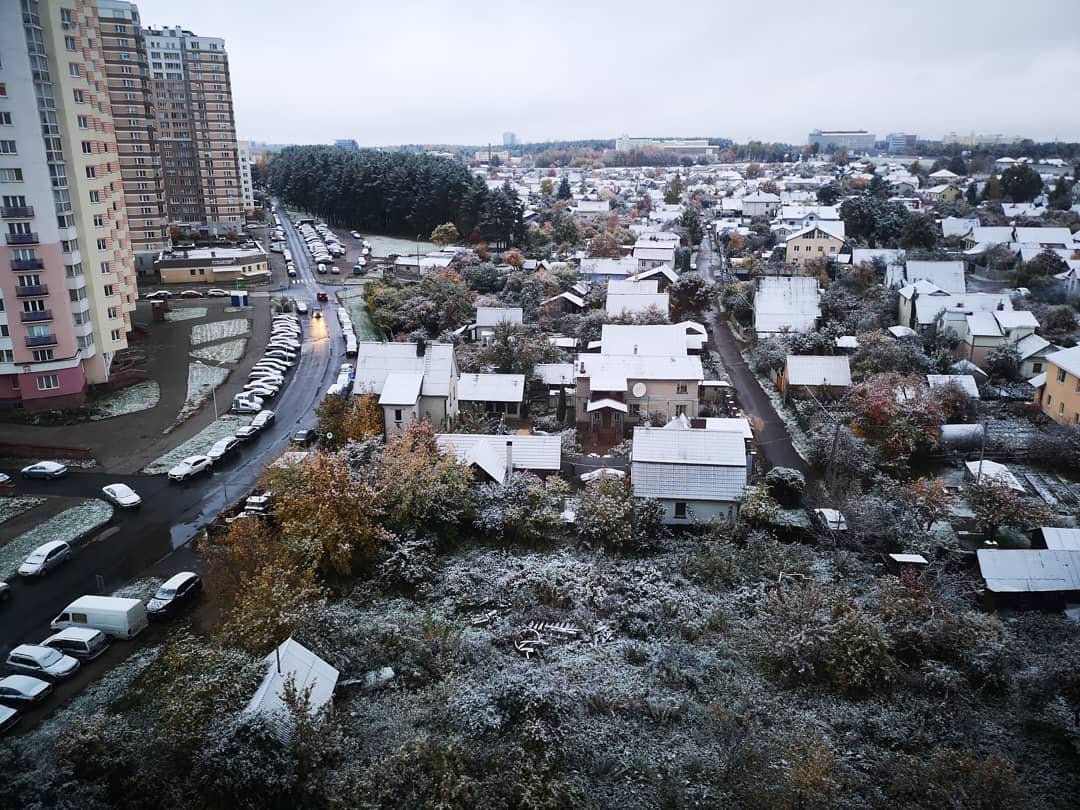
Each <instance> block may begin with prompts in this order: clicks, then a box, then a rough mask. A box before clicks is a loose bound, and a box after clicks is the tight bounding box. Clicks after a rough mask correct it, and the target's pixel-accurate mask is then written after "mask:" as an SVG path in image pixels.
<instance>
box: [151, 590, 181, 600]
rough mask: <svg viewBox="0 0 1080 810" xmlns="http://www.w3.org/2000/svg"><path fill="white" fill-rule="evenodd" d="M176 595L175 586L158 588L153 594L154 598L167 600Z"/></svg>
mask: <svg viewBox="0 0 1080 810" xmlns="http://www.w3.org/2000/svg"><path fill="white" fill-rule="evenodd" d="M174 596H176V589H175V588H158V592H157V593H155V594H154V598H155V599H162V600H165V601H168V600H169V599H172V598H173V597H174Z"/></svg>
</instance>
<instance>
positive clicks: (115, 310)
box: [107, 307, 120, 320]
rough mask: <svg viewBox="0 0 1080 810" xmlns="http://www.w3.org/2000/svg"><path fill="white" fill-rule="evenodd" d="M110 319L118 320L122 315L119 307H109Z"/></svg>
mask: <svg viewBox="0 0 1080 810" xmlns="http://www.w3.org/2000/svg"><path fill="white" fill-rule="evenodd" d="M107 312H108V316H109V320H116V319H117V318H119V317H120V310H119V309H118V308H117V307H109V309H108V310H107Z"/></svg>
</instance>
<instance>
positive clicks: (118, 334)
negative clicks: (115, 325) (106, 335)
mask: <svg viewBox="0 0 1080 810" xmlns="http://www.w3.org/2000/svg"><path fill="white" fill-rule="evenodd" d="M123 337H124V333H123V332H121V331H120V330H119V329H113V330H112V339H113V340H114V341H117V340H121V339H122V338H123Z"/></svg>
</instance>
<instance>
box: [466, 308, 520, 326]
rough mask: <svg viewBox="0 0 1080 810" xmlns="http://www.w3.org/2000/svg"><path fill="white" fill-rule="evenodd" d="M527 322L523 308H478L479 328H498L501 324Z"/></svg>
mask: <svg viewBox="0 0 1080 810" xmlns="http://www.w3.org/2000/svg"><path fill="white" fill-rule="evenodd" d="M524 322H525V313H524V310H523V309H522V308H521V307H477V308H476V325H477V326H497V325H498V324H500V323H515V324H520V323H524Z"/></svg>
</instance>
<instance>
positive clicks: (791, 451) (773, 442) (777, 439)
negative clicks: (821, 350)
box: [709, 310, 813, 478]
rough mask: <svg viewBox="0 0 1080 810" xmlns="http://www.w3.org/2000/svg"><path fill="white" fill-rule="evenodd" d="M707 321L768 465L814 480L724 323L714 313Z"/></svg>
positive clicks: (713, 312) (712, 312) (740, 403)
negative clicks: (755, 427) (754, 423)
mask: <svg viewBox="0 0 1080 810" xmlns="http://www.w3.org/2000/svg"><path fill="white" fill-rule="evenodd" d="M709 318H710V321H711V326H712V335H713V341H714V343H715V344H716V351H717V352H719V353H720V356H721V357H722V358H723V360H724V367H725V368H726V369H727V372H728V374H729V375H731V381H732V383H733V384H734V385H735V397H736V399H737V400H738V402H739V405H740V406H741V407H742V409H743V410H744V411H745V412H746V413H747V414H748V415H749V416H752V417H754V418H755V419H757V420H759V421H760V423H761V424H762V428H761V431H760V432H759V433H758V435H757V446H758V448H759V449H760V450H761V452H762V453H763V454H764V456H765V460H766V461H767V462H768V465H769V466H770V467H792V468H794V469H796V470H799V471H800V472H802V473H803V474H804V475H805V476H806V477H807V478H811V477H813V476H812V473H811V472H810V469H809V467H808V465H807V464H806V462H805V461H803V458H802V456H800V455H799V454H798V453H797V452H795V447H794V446H793V445H792V444H791V437H790V436H788V432H787V427H786V426H785V425H784V422H783V420H782V419H781V418H780V417H779V416H778V415H777V413H776V410H775V409H774V408H773V405H772V402H771V401H770V400H769V397H768V396H766V394H765V392H764V391H762V390H761V385H760V383H758V380H757V377H755V376H754V374H753V372H751V371H750V369H749V368H748V367H747V365H746V361H745V360H743V358H742V354H741V347H740V346H739V344H738V343H737V342H736V341H735V337H734V336H733V335H732V334H731V330H730V329H729V328H728V325H727V323H725V322H723V321H722V320H721V319H720V318H719V317H718V314H717V312H716V310H713V311H711V312H710V313H709Z"/></svg>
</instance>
